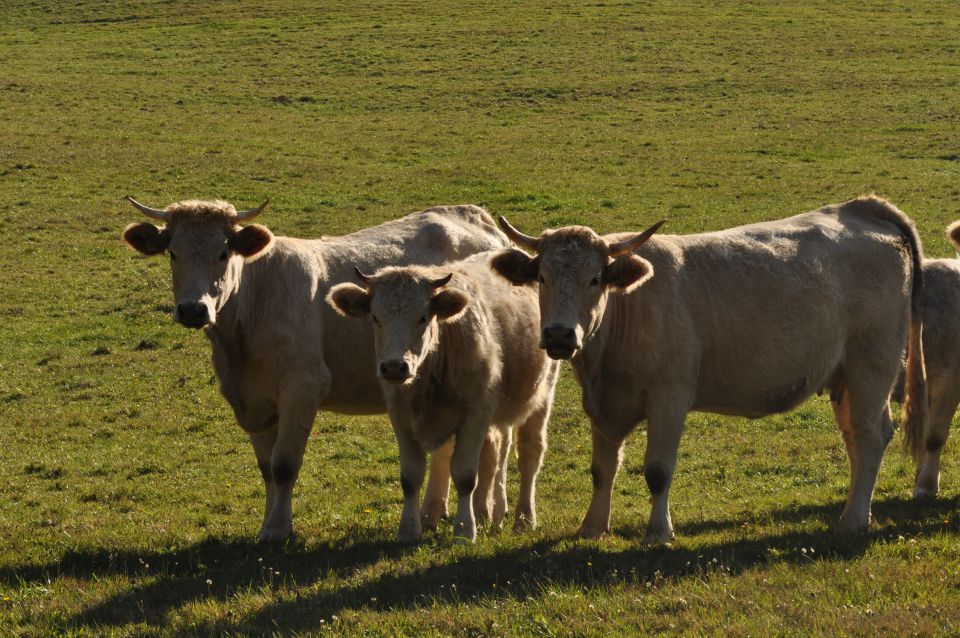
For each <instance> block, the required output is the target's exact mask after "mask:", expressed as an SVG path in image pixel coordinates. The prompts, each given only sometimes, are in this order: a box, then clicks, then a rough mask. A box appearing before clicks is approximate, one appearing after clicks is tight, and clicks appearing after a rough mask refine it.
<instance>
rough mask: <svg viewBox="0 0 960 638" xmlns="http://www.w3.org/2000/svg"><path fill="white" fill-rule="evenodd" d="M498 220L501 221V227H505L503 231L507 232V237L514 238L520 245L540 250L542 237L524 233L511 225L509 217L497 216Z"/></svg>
mask: <svg viewBox="0 0 960 638" xmlns="http://www.w3.org/2000/svg"><path fill="white" fill-rule="evenodd" d="M497 221H499V222H500V228H502V229H503V232H505V233H506V234H507V237H509V238H510V239H512V240H513V242H514V243H515V244H517V245H519V246H523V247H524V248H526V249H528V250H532V251H534V252H536V251H538V250H540V238H539V237H531V236H530V235H524V234H523V233H521V232H520V231H519V230H517V229H516V228H514V227H513V226H511V225H510V222H508V221H507V218H506V217H504V216H503V215H500V216H498V217H497Z"/></svg>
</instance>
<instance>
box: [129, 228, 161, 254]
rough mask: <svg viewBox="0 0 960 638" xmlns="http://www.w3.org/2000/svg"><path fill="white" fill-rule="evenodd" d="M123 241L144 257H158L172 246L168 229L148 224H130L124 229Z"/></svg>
mask: <svg viewBox="0 0 960 638" xmlns="http://www.w3.org/2000/svg"><path fill="white" fill-rule="evenodd" d="M123 241H124V242H126V244H127V246H130V248H133V249H134V250H136V251H137V252H141V253H143V254H144V255H156V254H158V253H162V252H163V251H165V250H166V249H167V246H169V245H170V233H168V232H167V229H166V228H158V227H156V226H154V225H153V224H150V223H148V222H143V223H141V224H130V225H129V226H127V227H126V228H124V229H123Z"/></svg>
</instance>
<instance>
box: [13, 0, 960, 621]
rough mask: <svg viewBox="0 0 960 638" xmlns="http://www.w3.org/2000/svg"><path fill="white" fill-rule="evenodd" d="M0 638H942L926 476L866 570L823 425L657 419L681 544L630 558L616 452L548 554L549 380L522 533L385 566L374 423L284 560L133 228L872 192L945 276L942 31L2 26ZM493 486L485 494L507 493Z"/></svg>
mask: <svg viewBox="0 0 960 638" xmlns="http://www.w3.org/2000/svg"><path fill="white" fill-rule="evenodd" d="M2 4H3V7H2V8H0V16H2V18H3V19H2V21H0V68H2V69H3V73H2V74H0V134H2V135H0V238H2V241H0V316H2V324H3V328H2V329H0V635H11V636H12V635H18V636H20V635H24V636H46V635H51V634H64V635H117V636H127V635H212V634H216V635H222V634H231V635H232V634H255V635H259V634H270V633H273V632H276V633H278V634H294V633H295V634H321V633H335V634H337V635H401V634H406V635H458V636H489V635H517V634H519V635H542V636H553V635H578V636H586V635H604V634H607V635H630V634H651V635H661V634H662V635H678V634H682V635H730V636H768V635H796V636H806V635H810V634H820V635H830V636H834V635H858V636H881V635H898V636H912V635H957V634H958V633H960V487H958V486H960V463H958V462H957V454H956V452H955V448H956V445H955V442H951V443H950V444H949V445H948V449H947V451H946V453H945V455H944V468H943V476H944V479H943V490H942V493H941V496H940V497H939V498H938V499H937V501H936V502H934V503H927V504H922V505H921V504H914V503H912V502H911V501H910V500H909V496H910V492H911V489H912V477H913V468H912V464H911V463H910V462H909V461H908V460H907V459H906V458H905V457H904V455H903V454H902V453H901V452H900V451H899V449H898V447H899V442H900V436H899V435H898V436H897V437H896V438H895V440H894V443H893V444H892V445H891V447H890V449H889V450H888V453H887V456H886V458H885V460H884V465H883V469H882V473H881V477H880V481H879V484H878V488H877V493H876V498H875V504H874V519H875V523H874V526H873V528H872V530H871V532H870V533H869V534H867V535H866V536H863V537H849V536H842V535H838V534H835V533H834V532H833V531H832V523H833V521H834V520H835V519H836V518H837V517H838V516H839V513H840V509H841V507H842V503H843V500H844V497H845V493H846V488H847V482H848V478H847V477H848V468H847V462H846V455H845V452H844V451H843V446H842V443H841V439H840V436H839V435H838V433H837V431H836V427H835V425H834V423H833V419H832V414H831V411H830V408H829V405H828V402H827V400H826V399H825V398H814V399H812V400H811V401H809V402H808V403H807V404H805V405H804V406H803V407H801V408H800V409H799V410H797V411H795V412H793V413H790V414H786V415H781V416H775V417H769V418H765V419H761V420H757V421H746V420H742V419H731V418H723V417H718V416H713V415H692V416H691V418H690V419H689V421H688V425H687V431H686V434H685V437H684V439H683V442H682V444H681V450H680V462H679V463H680V464H679V469H678V474H677V478H676V482H675V485H674V489H673V491H672V503H673V518H674V522H675V524H676V526H677V533H678V538H677V541H676V543H675V544H674V545H673V546H672V547H661V548H653V549H647V548H642V547H640V544H639V540H640V537H641V536H642V533H643V529H644V526H645V524H646V517H647V513H648V492H647V489H646V485H645V483H644V479H643V476H642V472H641V463H642V458H643V447H644V445H645V436H644V431H643V428H642V427H641V428H640V429H638V431H637V432H636V433H635V435H634V436H632V437H631V438H630V440H629V443H628V447H627V451H626V460H625V464H624V467H623V470H622V471H621V474H620V476H619V479H618V483H617V487H616V490H615V499H614V509H613V526H614V533H613V534H612V535H611V537H610V538H607V539H604V540H601V541H578V540H575V539H574V538H573V532H574V531H575V529H576V527H577V525H578V523H579V520H580V518H581V516H582V515H583V513H584V511H585V509H586V505H587V502H588V500H589V496H590V489H591V488H590V476H589V451H590V436H589V423H588V421H587V419H586V418H585V416H584V415H583V413H582V410H581V408H580V405H579V390H578V388H577V387H576V384H575V383H574V382H573V380H572V378H571V377H570V374H569V370H566V371H565V373H564V377H563V379H562V381H561V385H560V387H559V391H558V396H557V402H556V407H555V410H554V416H553V419H552V421H551V424H550V449H549V451H548V454H547V459H546V463H545V466H544V469H543V472H542V474H541V480H540V484H539V485H540V489H539V513H540V522H541V525H540V528H539V529H538V530H537V531H536V532H533V533H530V534H527V535H523V536H516V535H514V534H512V533H510V532H508V531H503V532H493V531H491V530H483V531H481V534H480V538H479V539H478V542H477V543H476V544H475V545H472V546H467V545H463V544H460V543H457V542H454V541H453V540H452V538H451V535H450V531H449V529H446V530H443V531H441V532H438V533H437V534H434V535H428V536H427V537H426V538H425V540H424V541H423V543H421V544H420V545H418V546H405V545H400V544H397V543H395V542H394V540H393V538H394V535H395V532H396V526H397V523H398V520H399V513H400V503H401V491H400V486H399V478H398V453H397V450H396V445H395V443H394V441H393V436H392V433H391V430H390V426H389V423H388V422H387V420H386V418H385V417H376V418H372V417H371V418H357V417H341V416H338V415H331V414H323V415H321V416H320V417H319V418H318V420H317V422H316V424H315V427H314V432H313V435H312V440H311V444H310V446H309V448H308V451H307V457H306V462H305V466H304V469H303V472H302V474H301V479H300V482H299V485H298V489H297V493H296V497H295V501H294V508H295V515H294V525H295V527H296V529H297V531H298V536H297V538H296V539H295V540H294V541H291V542H290V543H288V544H286V545H285V546H260V545H258V544H256V543H255V542H254V540H255V535H256V532H257V529H258V527H259V522H260V516H261V507H262V502H261V499H262V489H263V488H262V486H261V482H260V478H259V472H258V470H257V467H256V464H255V462H254V457H253V453H252V451H251V450H250V446H249V443H248V442H247V439H246V437H245V435H244V434H243V433H242V432H241V430H240V429H239V427H237V426H236V424H235V423H234V421H233V418H232V414H231V412H230V410H229V408H228V406H227V404H226V402H225V401H224V400H223V399H222V398H221V397H220V396H219V394H218V391H217V387H216V383H215V379H214V378H213V371H212V367H211V365H210V362H209V346H208V344H207V341H206V339H205V338H204V337H203V335H202V334H201V333H199V332H194V331H188V330H186V329H184V328H180V327H178V326H176V325H174V324H173V323H172V321H171V320H170V317H169V314H170V310H171V306H172V295H171V293H170V275H169V267H168V265H167V262H166V260H165V259H163V258H157V259H152V260H151V259H144V258H140V257H138V256H136V255H134V254H133V253H132V252H130V251H128V250H127V249H125V248H124V247H123V246H122V244H121V242H120V241H119V234H120V231H121V230H122V229H123V227H124V226H125V225H126V224H128V223H129V222H131V221H140V217H139V215H138V214H137V213H136V211H134V210H133V209H132V208H131V207H130V206H129V205H127V204H126V203H125V202H122V201H121V197H122V196H123V195H126V194H131V195H134V196H135V197H137V198H138V199H140V200H141V201H143V202H145V203H147V204H149V205H152V206H159V207H162V206H165V205H166V204H167V203H169V202H171V201H175V200H178V199H186V198H193V197H200V198H213V197H222V198H225V199H229V200H230V201H232V202H234V203H236V204H237V206H238V207H249V206H252V205H254V204H256V203H257V202H259V201H260V200H261V199H263V198H264V197H267V196H269V197H270V198H271V201H272V204H271V207H270V208H269V209H268V211H267V212H266V213H264V215H263V216H261V218H260V220H259V221H262V223H264V224H267V225H268V226H270V228H271V229H272V230H273V231H274V232H276V233H278V234H286V235H302V236H316V235H321V234H326V235H331V234H340V233H345V232H349V231H352V230H355V229H358V228H362V227H365V226H369V225H373V224H376V223H378V222H380V221H383V220H386V219H391V218H394V217H397V216H400V215H402V214H405V213H407V212H411V211H413V210H418V209H422V208H426V207H428V206H431V205H434V204H440V203H460V202H470V203H477V204H482V205H485V206H487V207H488V208H489V209H490V210H491V211H493V212H495V213H505V214H507V215H508V216H509V217H510V219H511V220H512V221H514V222H515V223H517V224H518V225H519V226H520V227H521V228H523V229H524V230H527V231H531V232H532V231H538V230H539V229H541V228H544V227H548V226H556V225H562V224H568V223H585V224H590V225H592V226H594V227H596V228H597V229H598V230H602V231H612V230H629V229H640V228H645V227H646V226H647V225H648V224H649V223H651V222H652V221H655V220H657V219H660V218H662V217H667V218H669V220H670V222H669V225H668V226H667V227H666V228H665V229H664V230H665V231H666V232H673V233H685V232H698V231H703V230H712V229H720V228H724V227H728V226H732V225H735V224H739V223H744V222H748V221H755V220H763V219H774V218H778V217H784V216H787V215H791V214H794V213H798V212H802V211H805V210H809V209H812V208H816V207H818V206H820V205H822V204H825V203H830V202H839V201H843V200H846V199H850V198H852V197H855V196H857V195H860V194H862V193H865V192H870V191H875V192H877V193H878V194H881V195H883V196H886V197H888V198H890V199H891V200H892V201H893V202H895V203H896V204H897V205H898V206H900V207H901V208H902V209H903V210H904V211H906V212H907V213H908V214H909V215H911V216H912V217H913V218H914V219H915V220H916V221H917V223H918V227H919V228H920V230H921V233H922V235H923V239H924V240H925V248H926V251H927V253H928V254H929V255H934V256H945V255H948V254H952V251H951V250H950V247H949V246H948V244H947V242H946V240H945V239H944V238H943V228H944V227H945V225H946V224H947V223H948V222H950V221H952V220H954V219H956V218H958V217H960V128H958V126H957V122H958V121H960V101H958V99H957V96H958V87H960V55H958V53H960V38H958V36H957V34H958V33H960V12H958V11H957V7H956V5H955V4H954V3H952V2H950V1H948V0H944V1H940V2H925V3H890V2H881V1H879V0H868V1H866V2H840V3H837V2H809V3H792V2H783V3H779V2H741V1H736V2H718V3H696V2H686V1H682V0H650V1H645V2H636V3H633V2H591V3H583V4H575V5H571V3H562V2H533V1H527V0H519V1H516V2H502V3H481V4H474V3H462V2H446V0H438V1H436V2H432V3H414V2H382V3H375V2H369V3H368V2H340V1H339V0H337V1H334V0H330V1H327V2H316V3H313V5H314V6H311V7H306V6H304V5H305V4H306V3H297V2H293V1H291V0H267V1H265V2H249V1H248V0H231V1H229V2H228V1H221V2H203V3H178V2H173V1H172V0H149V1H147V0H145V1H136V2H135V1H131V2H118V1H114V2H106V1H105V2H97V3H38V2H21V3H13V2H6V3H2ZM515 479H516V472H515V471H513V472H511V480H512V482H511V490H512V491H511V493H512V494H515V492H516V484H515Z"/></svg>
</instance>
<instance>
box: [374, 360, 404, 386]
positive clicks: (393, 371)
mask: <svg viewBox="0 0 960 638" xmlns="http://www.w3.org/2000/svg"><path fill="white" fill-rule="evenodd" d="M409 376H410V366H408V365H407V362H406V361H404V360H403V359H392V360H390V361H382V362H381V363H380V378H382V379H386V380H387V381H406V380H407V378H408V377H409Z"/></svg>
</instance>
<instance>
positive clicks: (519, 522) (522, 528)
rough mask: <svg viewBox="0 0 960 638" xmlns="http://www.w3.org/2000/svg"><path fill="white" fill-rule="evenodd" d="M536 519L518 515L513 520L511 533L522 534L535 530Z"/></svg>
mask: <svg viewBox="0 0 960 638" xmlns="http://www.w3.org/2000/svg"><path fill="white" fill-rule="evenodd" d="M536 527H537V519H536V518H534V517H533V516H524V515H523V514H520V515H519V516H517V517H516V518H515V519H514V520H513V533H514V534H522V533H524V532H527V531H530V530H533V529H536Z"/></svg>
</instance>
